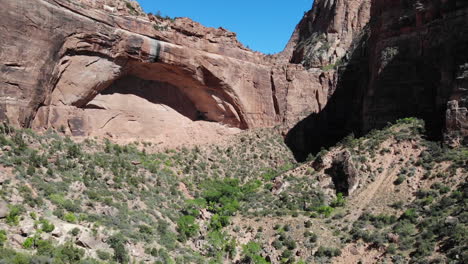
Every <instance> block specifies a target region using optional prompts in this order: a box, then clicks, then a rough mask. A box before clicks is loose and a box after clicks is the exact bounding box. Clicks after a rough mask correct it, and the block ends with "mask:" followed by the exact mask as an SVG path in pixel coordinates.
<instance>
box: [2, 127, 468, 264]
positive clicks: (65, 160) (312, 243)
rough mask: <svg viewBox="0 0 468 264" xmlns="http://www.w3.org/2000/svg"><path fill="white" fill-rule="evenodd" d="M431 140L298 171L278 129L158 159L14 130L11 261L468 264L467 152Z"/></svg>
mask: <svg viewBox="0 0 468 264" xmlns="http://www.w3.org/2000/svg"><path fill="white" fill-rule="evenodd" d="M423 131H424V122H423V121H421V120H417V119H404V120H401V121H399V122H398V123H397V124H396V125H392V126H389V127H387V128H386V129H384V130H381V131H374V132H372V133H371V134H369V135H368V136H366V137H364V138H360V139H355V138H353V137H352V136H350V137H347V138H346V139H345V140H343V141H342V142H341V143H340V144H339V145H338V146H336V147H334V148H331V149H329V150H327V151H325V150H324V151H322V152H320V153H319V154H318V155H317V156H315V157H314V156H311V157H310V158H309V160H310V161H308V162H306V163H303V164H297V163H295V162H294V159H293V156H292V153H291V152H290V151H289V150H288V149H287V147H286V146H285V145H284V143H283V141H282V138H281V137H279V136H277V133H275V132H274V131H270V130H255V131H250V132H244V133H241V134H239V135H238V136H236V137H235V138H234V139H232V141H230V142H225V143H224V144H222V145H213V146H210V147H208V146H197V147H194V148H179V149H175V150H167V151H165V152H151V149H153V146H152V144H151V143H148V142H143V143H137V142H136V143H132V144H129V145H123V146H122V145H115V144H112V143H111V142H110V141H108V140H107V141H104V142H98V141H95V140H90V139H88V140H86V141H84V142H83V143H81V144H77V143H74V142H73V141H72V140H70V138H67V137H63V136H60V135H58V134H56V133H54V132H48V133H46V134H44V135H37V134H35V133H34V132H32V131H30V130H16V129H13V128H11V127H8V126H2V127H1V135H0V141H1V144H2V151H1V153H0V166H1V182H0V195H1V199H2V201H1V202H0V234H1V235H0V245H1V246H2V247H1V248H0V260H2V261H4V263H128V262H131V263H135V262H137V263H316V262H321V263H324V262H325V263H326V262H330V261H331V262H333V263H357V262H359V261H361V262H363V263H375V262H378V261H380V262H382V261H393V262H396V263H404V262H406V261H408V260H412V261H416V262H419V263H427V261H428V260H434V261H435V260H438V261H441V262H453V263H464V262H465V261H466V260H467V258H466V257H467V256H466V255H465V253H466V250H467V241H466V238H467V236H466V234H467V226H466V224H467V217H466V213H465V210H464V207H465V206H466V202H467V200H466V199H467V189H466V187H467V186H466V180H467V176H468V171H467V170H466V169H467V165H468V164H467V160H468V150H467V149H466V148H459V149H449V148H442V147H440V145H438V144H436V143H433V142H429V141H426V140H424V139H423V138H422V134H421V133H423ZM350 260H352V261H351V262H349V261H350ZM38 261H39V262H38ZM41 261H42V262H41ZM50 261H53V262H50Z"/></svg>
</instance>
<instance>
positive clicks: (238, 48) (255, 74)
mask: <svg viewBox="0 0 468 264" xmlns="http://www.w3.org/2000/svg"><path fill="white" fill-rule="evenodd" d="M0 3H1V4H2V6H3V9H2V10H3V11H1V12H2V16H1V17H0V20H1V22H2V27H0V35H1V36H2V38H1V40H0V42H1V43H0V44H1V50H0V58H1V61H2V65H0V67H1V68H0V88H1V89H0V92H1V94H0V118H1V119H2V120H4V121H8V122H9V123H11V124H13V125H16V126H22V127H32V128H34V129H38V130H45V129H49V128H52V129H56V130H60V131H62V132H64V133H67V134H71V135H74V136H112V137H121V138H138V137H141V138H144V139H151V138H152V137H154V136H155V135H157V137H156V138H157V139H158V140H160V141H166V140H175V141H177V138H171V137H172V135H174V134H177V133H178V131H179V132H180V131H183V132H184V133H186V132H190V131H195V132H196V133H195V134H193V133H189V134H188V135H185V136H186V137H187V140H190V139H193V138H198V137H199V136H201V135H203V134H210V133H209V131H216V135H217V134H220V135H222V134H223V133H234V132H235V131H236V129H237V130H238V129H247V128H256V127H271V126H275V125H280V124H289V125H290V126H292V125H294V124H295V123H296V122H297V121H298V120H300V119H301V118H303V117H305V116H307V115H308V114H309V113H311V112H318V111H320V110H321V107H323V106H324V105H325V104H326V100H327V93H328V89H329V85H328V82H327V83H324V84H321V83H320V82H319V77H320V74H319V73H320V72H319V71H313V70H312V71H311V70H307V69H305V68H304V67H303V66H302V65H297V64H290V63H288V62H281V61H280V60H279V59H277V58H276V57H274V56H266V55H263V54H260V53H258V52H253V51H251V50H249V49H247V48H245V47H244V46H243V45H242V44H241V43H239V42H238V41H237V39H236V35H235V33H232V32H229V31H227V30H225V29H223V28H218V29H214V28H206V27H203V26H202V25H200V24H198V23H196V22H193V21H191V20H190V19H187V18H178V19H170V18H162V17H160V16H155V15H146V14H144V13H143V12H142V11H141V9H140V8H139V6H138V4H137V3H136V2H128V3H129V4H128V5H126V4H123V3H124V2H123V1H120V2H119V1H104V0H102V1H85V0H76V1H68V0H19V1H17V0H1V1H0Z"/></svg>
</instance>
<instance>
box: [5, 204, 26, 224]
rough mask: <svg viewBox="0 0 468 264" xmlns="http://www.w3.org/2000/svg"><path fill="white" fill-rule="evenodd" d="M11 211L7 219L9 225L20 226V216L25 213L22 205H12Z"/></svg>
mask: <svg viewBox="0 0 468 264" xmlns="http://www.w3.org/2000/svg"><path fill="white" fill-rule="evenodd" d="M9 208H10V210H9V212H8V215H7V217H6V222H7V223H8V224H9V225H15V226H16V225H18V224H19V221H20V215H21V214H22V213H23V211H24V208H23V207H22V206H20V205H11V206H9Z"/></svg>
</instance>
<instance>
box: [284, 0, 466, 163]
mask: <svg viewBox="0 0 468 264" xmlns="http://www.w3.org/2000/svg"><path fill="white" fill-rule="evenodd" d="M337 2H339V1H337ZM371 5H372V6H371V14H370V16H371V18H372V19H371V20H370V23H369V24H368V26H366V27H364V30H362V31H361V32H360V33H359V34H357V35H356V36H357V37H355V38H354V41H353V44H352V45H351V49H350V50H349V56H347V57H345V59H344V60H342V61H341V62H340V63H341V64H342V65H334V66H335V68H338V73H337V81H336V85H335V87H334V88H335V89H334V93H333V95H331V97H330V98H329V100H328V104H327V106H326V107H325V108H324V110H323V111H321V112H320V113H318V114H312V115H310V116H309V117H308V118H306V119H305V120H303V121H301V122H300V123H299V124H298V125H297V126H296V127H295V128H293V129H292V130H291V131H290V132H289V135H288V137H287V142H288V145H289V146H290V147H291V148H292V149H293V150H294V152H295V153H296V156H297V157H298V158H299V159H304V158H305V157H306V156H307V154H308V153H310V152H317V151H318V150H319V149H320V147H322V146H331V145H333V144H334V143H335V142H337V141H338V140H340V139H341V138H343V137H344V136H346V135H347V134H349V133H355V134H357V135H362V134H364V133H366V132H368V131H369V130H371V129H373V128H380V127H383V126H384V125H385V124H386V123H387V122H392V121H394V120H396V119H398V118H401V117H405V116H418V117H420V118H423V119H424V120H426V123H427V129H428V134H429V135H430V136H431V137H432V138H434V139H442V137H443V135H444V137H445V139H446V141H447V142H449V143H450V144H452V145H460V144H466V140H467V135H468V134H467V129H466V128H467V110H466V102H467V93H466V92H467V89H466V80H465V79H466V63H467V61H468V57H467V54H466V52H464V50H466V48H467V46H466V45H467V43H468V42H467V39H468V35H467V34H468V33H467V28H466V26H465V24H466V21H467V18H468V13H467V12H468V8H467V5H466V3H465V2H463V1H437V0H435V1H400V2H395V1H372V3H371ZM314 56H315V55H308V56H307V58H309V59H312V60H315V57H314ZM307 58H306V59H302V63H307Z"/></svg>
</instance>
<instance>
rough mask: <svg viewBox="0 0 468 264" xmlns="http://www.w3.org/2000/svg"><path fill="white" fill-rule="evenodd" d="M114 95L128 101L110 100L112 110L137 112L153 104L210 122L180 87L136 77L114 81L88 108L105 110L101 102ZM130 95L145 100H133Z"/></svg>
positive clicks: (128, 76) (125, 77) (124, 77)
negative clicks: (122, 109) (114, 108)
mask: <svg viewBox="0 0 468 264" xmlns="http://www.w3.org/2000/svg"><path fill="white" fill-rule="evenodd" d="M113 95H125V96H126V97H125V98H127V99H126V100H124V101H122V100H120V101H119V102H115V101H118V100H117V99H115V98H113V99H108V100H113V101H114V102H113V103H114V104H113V106H110V108H112V107H117V108H125V109H128V110H132V109H135V110H137V109H139V108H141V107H143V106H144V105H145V104H146V103H147V104H148V106H149V107H150V106H151V105H152V104H154V105H161V106H164V107H169V108H171V109H172V110H175V111H176V112H178V113H179V114H180V115H183V116H185V117H187V118H189V119H190V120H192V121H199V120H205V121H208V120H207V118H206V116H205V114H204V113H203V112H202V111H200V110H198V109H197V107H196V106H195V104H194V102H193V101H192V100H191V99H190V98H189V97H188V96H187V94H185V93H184V91H183V90H181V89H180V88H179V87H177V86H174V85H171V84H169V83H166V82H161V81H157V80H146V79H143V78H139V77H137V76H135V75H126V76H123V77H121V78H119V79H117V80H116V81H114V82H113V83H112V84H111V85H110V86H109V87H108V88H107V89H105V90H103V91H102V92H101V93H100V95H99V96H98V97H97V98H96V100H93V101H91V102H89V103H88V105H87V106H86V108H105V107H103V105H102V103H99V102H102V101H103V98H106V97H107V98H112V96H113ZM130 95H132V96H136V97H139V98H140V99H143V100H138V101H135V100H132V99H131V97H130ZM137 102H138V103H137ZM117 103H118V105H116V104H117ZM132 104H133V105H132ZM135 104H138V105H135Z"/></svg>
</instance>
